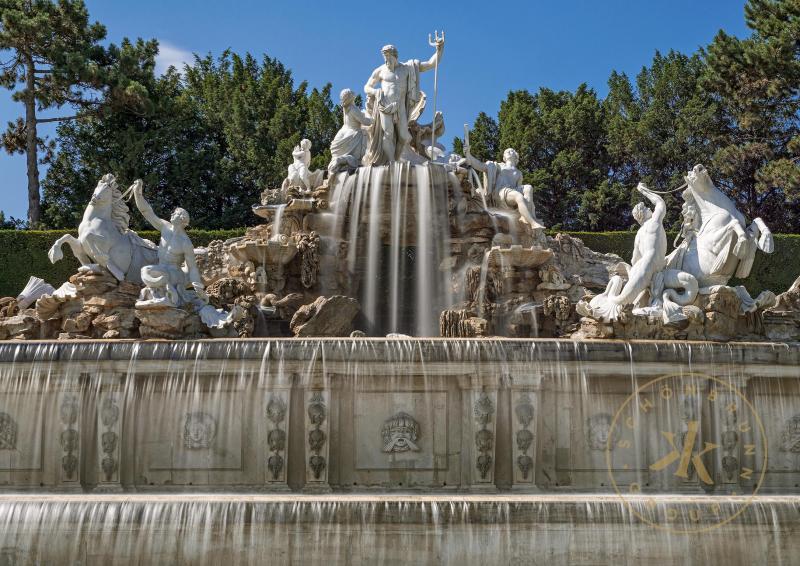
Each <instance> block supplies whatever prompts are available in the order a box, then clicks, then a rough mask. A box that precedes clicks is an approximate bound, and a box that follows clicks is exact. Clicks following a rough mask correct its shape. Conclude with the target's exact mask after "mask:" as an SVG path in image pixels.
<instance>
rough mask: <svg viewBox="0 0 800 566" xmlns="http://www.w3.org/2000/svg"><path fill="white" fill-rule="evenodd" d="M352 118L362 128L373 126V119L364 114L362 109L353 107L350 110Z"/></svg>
mask: <svg viewBox="0 0 800 566" xmlns="http://www.w3.org/2000/svg"><path fill="white" fill-rule="evenodd" d="M349 114H350V116H352V117H353V118H354V119H355V120H356V121H357V122H358V123H359V124H361V125H362V126H371V125H372V118H370V117H369V116H367V115H366V114H364V113H363V112H362V111H361V109H360V108H356V107H355V106H353V107H352V108H351V109H350V110H349Z"/></svg>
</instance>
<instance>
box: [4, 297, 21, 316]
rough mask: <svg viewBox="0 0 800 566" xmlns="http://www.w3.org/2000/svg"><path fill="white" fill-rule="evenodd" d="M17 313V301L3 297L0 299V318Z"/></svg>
mask: <svg viewBox="0 0 800 566" xmlns="http://www.w3.org/2000/svg"><path fill="white" fill-rule="evenodd" d="M18 313H19V307H18V306H17V299H15V298H14V297H3V298H2V299H0V318H5V317H8V316H14V315H16V314H18Z"/></svg>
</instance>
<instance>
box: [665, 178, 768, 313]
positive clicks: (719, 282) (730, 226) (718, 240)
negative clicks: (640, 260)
mask: <svg viewBox="0 0 800 566" xmlns="http://www.w3.org/2000/svg"><path fill="white" fill-rule="evenodd" d="M686 183H687V185H688V189H687V190H686V191H684V193H683V198H684V209H683V217H684V222H683V227H682V229H681V234H682V235H683V242H682V243H681V244H680V245H679V246H678V247H677V248H676V249H675V251H673V252H672V253H671V254H670V255H669V257H668V258H667V265H668V267H669V268H672V269H679V270H681V271H684V272H687V273H691V274H692V275H693V276H694V277H695V278H696V279H697V281H698V283H699V286H700V290H699V292H700V294H704V295H705V294H710V293H713V292H714V291H716V290H718V289H719V288H720V287H723V286H726V285H727V284H728V282H729V281H730V279H731V278H732V277H737V278H739V279H744V278H745V277H747V276H748V275H750V270H751V269H752V267H753V260H754V258H755V254H756V250H761V251H763V252H765V253H772V252H773V251H774V249H775V245H774V242H773V238H772V232H770V230H769V228H768V227H767V225H766V224H765V223H764V221H763V220H762V219H761V218H756V219H755V220H754V221H753V223H752V224H750V226H747V225H746V223H745V218H744V215H743V214H742V213H741V212H739V211H738V210H736V206H735V205H734V203H733V201H732V200H731V199H730V198H728V197H727V196H726V195H725V194H724V193H723V192H722V191H720V190H719V189H718V188H717V187H716V186H714V183H713V181H712V180H711V177H710V176H709V174H708V171H707V170H706V168H705V167H704V166H702V165H695V166H694V167H693V168H692V170H691V171H689V173H688V174H687V176H686ZM734 290H735V291H736V294H737V295H738V296H739V299H740V300H741V301H742V304H741V309H740V310H741V312H742V313H745V312H752V311H755V310H756V309H758V308H764V307H769V306H771V305H772V304H773V303H774V301H775V295H774V293H772V292H771V291H764V292H762V293H761V294H760V295H759V296H758V297H757V298H755V299H753V298H752V297H751V296H750V294H749V293H748V292H747V289H745V288H744V287H743V286H737V287H734Z"/></svg>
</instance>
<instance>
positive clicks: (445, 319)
mask: <svg viewBox="0 0 800 566" xmlns="http://www.w3.org/2000/svg"><path fill="white" fill-rule="evenodd" d="M439 333H440V335H441V336H445V337H451V338H480V337H483V336H487V335H488V334H489V321H488V320H486V319H485V318H481V317H478V316H476V315H475V313H474V312H473V311H471V310H469V309H456V310H446V311H443V312H442V314H441V315H440V316H439Z"/></svg>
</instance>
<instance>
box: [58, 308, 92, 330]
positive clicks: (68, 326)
mask: <svg viewBox="0 0 800 566" xmlns="http://www.w3.org/2000/svg"><path fill="white" fill-rule="evenodd" d="M91 325H92V316H91V315H90V314H89V313H87V312H79V313H76V314H75V316H70V317H68V318H65V319H64V322H63V323H62V324H61V328H62V330H63V331H64V332H66V333H68V334H82V333H84V332H86V331H87V330H89V327H90V326H91Z"/></svg>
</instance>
